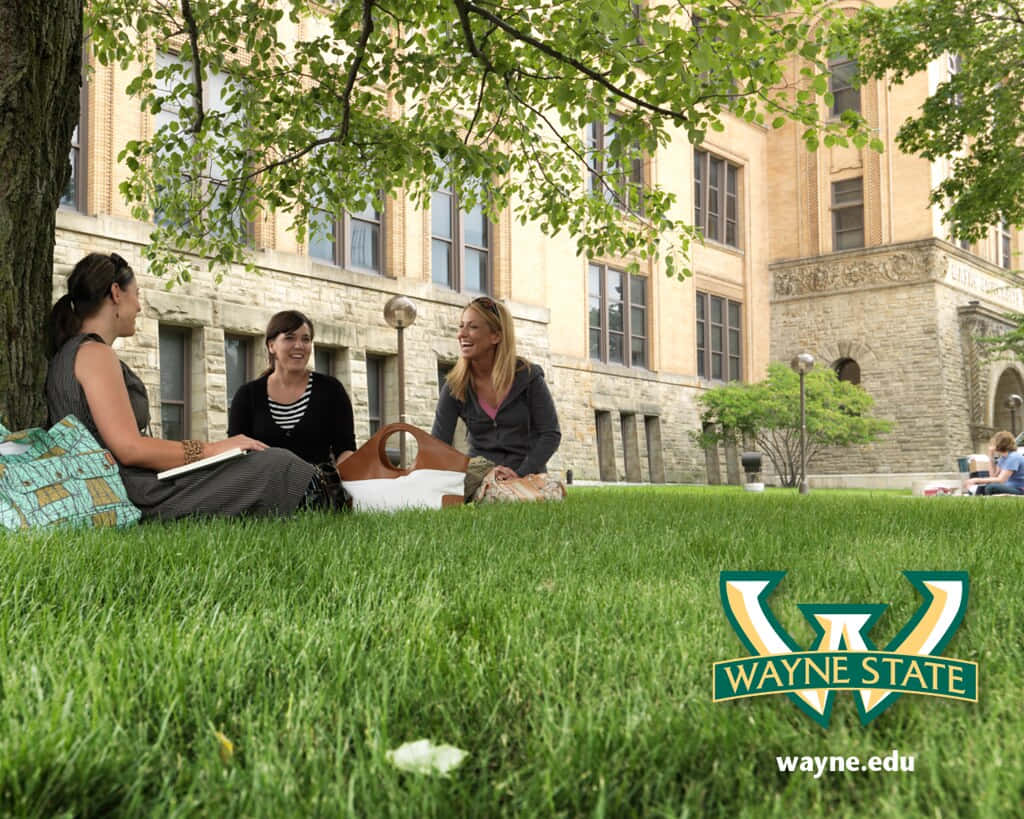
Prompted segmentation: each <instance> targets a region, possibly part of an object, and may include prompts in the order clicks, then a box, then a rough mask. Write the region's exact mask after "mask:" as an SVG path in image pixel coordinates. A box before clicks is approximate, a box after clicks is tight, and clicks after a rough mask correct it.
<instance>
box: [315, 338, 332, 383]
mask: <svg viewBox="0 0 1024 819" xmlns="http://www.w3.org/2000/svg"><path fill="white" fill-rule="evenodd" d="M335 360H336V357H335V354H334V348H333V347H324V346H322V345H320V344H315V345H313V371H314V372H318V373H322V374H323V375H329V376H331V377H334V362H335Z"/></svg>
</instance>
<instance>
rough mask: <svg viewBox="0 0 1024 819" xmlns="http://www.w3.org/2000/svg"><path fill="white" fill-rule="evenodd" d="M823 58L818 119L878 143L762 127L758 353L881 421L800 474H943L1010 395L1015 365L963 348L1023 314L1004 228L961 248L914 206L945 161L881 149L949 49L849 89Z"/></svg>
mask: <svg viewBox="0 0 1024 819" xmlns="http://www.w3.org/2000/svg"><path fill="white" fill-rule="evenodd" d="M851 5H852V4H851ZM835 62H836V64H835V65H834V66H833V80H832V82H833V92H834V94H835V99H836V104H835V105H834V106H833V110H832V112H830V113H832V114H833V115H838V114H839V113H840V112H841V111H842V109H843V108H845V107H854V108H856V109H857V110H859V111H860V112H861V113H862V114H863V115H864V116H865V118H866V119H867V120H868V122H869V123H870V124H871V126H872V127H873V128H874V129H875V130H876V132H877V134H878V136H879V137H880V139H881V140H882V141H883V142H884V144H885V146H886V150H885V152H884V153H881V154H879V153H876V152H872V151H869V150H857V149H856V148H853V147H849V148H841V147H835V148H824V149H822V150H819V151H818V152H816V153H808V152H806V151H805V150H803V147H802V146H801V145H800V144H799V140H798V137H797V133H796V129H795V128H793V127H792V126H787V127H785V128H783V129H780V130H779V131H777V132H774V133H772V134H771V135H769V137H768V153H769V156H770V157H771V160H770V163H769V165H770V171H769V177H768V187H769V188H770V189H771V190H772V191H773V194H774V195H773V203H774V204H775V206H774V207H773V210H772V221H771V226H770V230H769V234H768V237H767V239H768V243H769V248H770V249H769V255H770V257H771V259H772V262H771V264H770V273H771V278H772V282H773V284H772V296H771V351H772V358H773V359H775V360H783V361H788V360H789V359H790V358H791V357H792V356H793V355H794V354H796V353H797V352H802V351H807V352H810V353H812V354H813V355H814V356H815V358H816V360H817V361H818V364H819V366H821V365H824V366H830V367H833V368H834V369H835V370H836V372H837V373H838V374H839V376H840V377H841V378H847V379H849V380H852V381H854V382H855V383H859V384H860V385H861V386H862V387H863V388H864V389H866V390H867V391H868V392H869V393H870V394H871V395H872V396H873V397H874V399H875V402H876V413H877V414H878V415H880V416H882V417H884V418H888V419H890V420H891V421H893V422H894V424H893V429H892V432H891V433H889V434H888V435H886V436H885V437H884V438H883V439H881V440H880V441H879V442H877V443H875V444H873V445H871V446H864V447H856V448H852V449H847V450H841V451H832V452H826V453H824V454H823V455H822V456H820V457H819V458H817V459H816V462H815V464H814V465H813V468H812V473H814V472H818V473H824V474H836V473H847V474H848V473H876V474H877V473H934V472H949V471H954V470H955V469H956V462H955V459H956V456H958V455H965V454H967V453H969V452H976V451H982V452H984V451H985V445H986V442H987V439H988V438H989V436H990V435H991V434H992V432H993V431H994V430H996V429H1000V428H1007V429H1009V428H1010V426H1011V417H1010V412H1009V409H1008V408H1007V405H1006V399H1007V397H1008V396H1009V395H1011V394H1022V395H1024V393H1022V391H1021V390H1022V387H1024V380H1022V375H1024V368H1022V367H1021V364H1020V363H1019V362H1016V361H1012V360H1008V359H1007V358H1003V359H1000V360H989V359H987V358H986V356H985V354H984V351H983V350H982V349H981V348H980V347H979V344H978V342H977V338H978V337H979V336H992V335H998V334H1001V333H1003V332H1005V331H1006V330H1007V329H1009V328H1010V327H1011V324H1010V323H1009V322H1008V321H1007V320H1006V319H1005V318H1004V315H1005V313H1006V312H1008V311H1016V312H1024V309H1022V307H1024V293H1022V290H1021V283H1022V281H1021V279H1020V278H1019V277H1018V276H1017V275H1016V274H1015V273H1013V272H1012V271H1013V268H1016V267H1019V266H1020V262H1019V252H1020V247H1021V245H1020V241H1021V240H1020V233H1019V231H1017V230H1011V229H1010V228H1009V227H1008V226H1005V225H1000V226H996V227H993V228H992V229H991V230H990V232H989V235H988V236H987V237H986V238H985V239H984V240H982V241H980V242H978V243H976V244H973V245H968V244H966V243H961V242H954V241H952V240H951V239H950V237H949V233H948V231H947V229H946V228H945V226H944V225H943V223H942V219H941V213H940V212H939V211H938V210H937V209H936V208H931V207H929V205H928V194H929V191H930V190H931V188H932V187H934V186H935V184H936V183H937V182H938V181H940V180H941V178H942V177H943V175H944V174H947V173H948V172H949V166H948V163H947V162H945V161H943V162H936V163H930V162H928V161H925V160H923V159H919V158H916V157H912V156H908V155H906V154H903V153H901V152H900V151H899V150H898V149H897V148H896V147H895V143H894V138H895V135H896V132H897V130H898V128H899V126H900V125H901V124H902V123H903V122H904V121H905V120H906V119H907V118H908V117H910V116H911V115H913V114H914V113H915V112H916V111H917V110H918V107H919V106H920V103H921V100H923V99H924V97H925V96H926V95H927V94H928V93H929V92H930V91H931V90H934V88H935V87H936V85H937V84H938V83H940V82H942V81H943V80H945V79H947V78H948V77H949V76H950V73H951V72H954V71H956V70H958V66H959V61H958V60H957V59H956V58H952V57H950V58H943V59H942V60H936V61H934V62H933V63H932V64H931V66H930V67H929V70H928V71H927V72H926V73H922V74H920V75H917V76H915V77H913V78H911V79H910V80H909V81H908V82H907V83H906V84H904V85H902V86H896V87H891V88H890V87H887V86H886V85H885V84H884V83H879V82H873V83H870V84H868V85H867V86H865V87H862V88H860V89H855V88H852V87H851V86H850V85H849V83H848V82H844V81H843V79H842V77H843V74H844V70H845V69H846V68H847V67H848V65H849V64H848V63H845V62H844V61H843V60H842V59H839V60H836V61H835ZM795 70H796V66H795V65H794V66H793V71H794V72H795ZM1014 420H1015V421H1016V431H1018V432H1019V431H1020V430H1021V428H1022V425H1021V423H1020V422H1019V419H1016V418H1015V419H1014ZM903 483H906V481H904V482H903ZM896 485H899V481H897V482H896Z"/></svg>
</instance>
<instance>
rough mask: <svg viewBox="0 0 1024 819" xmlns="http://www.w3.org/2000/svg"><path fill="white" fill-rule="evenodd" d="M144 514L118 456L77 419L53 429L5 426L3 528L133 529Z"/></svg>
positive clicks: (0, 458)
mask: <svg viewBox="0 0 1024 819" xmlns="http://www.w3.org/2000/svg"><path fill="white" fill-rule="evenodd" d="M139 515H140V512H139V510H138V509H137V508H135V507H134V506H133V505H132V504H131V502H130V501H129V500H128V495H127V493H126V492H125V489H124V484H123V483H122V482H121V476H120V474H119V473H118V471H117V462H116V461H115V460H114V456H113V455H111V454H110V453H109V452H108V451H107V450H105V449H103V447H101V446H100V445H99V444H98V443H97V442H96V439H95V438H94V437H93V436H92V434H91V433H90V432H89V430H87V429H86V428H85V427H84V426H83V425H82V422H81V421H79V420H78V419H77V418H75V416H73V415H69V416H68V417H67V418H64V419H63V420H61V421H58V422H57V423H56V424H54V425H53V426H52V427H51V428H50V429H48V430H46V429H40V428H39V427H33V428H32V429H25V430H21V431H20V432H8V431H7V429H5V428H4V427H3V426H2V425H0V525H3V526H4V527H5V528H7V529H28V528H30V527H33V526H57V525H64V526H130V525H132V524H133V523H137V522H138V520H139Z"/></svg>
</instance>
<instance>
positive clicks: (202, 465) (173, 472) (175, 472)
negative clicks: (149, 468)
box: [156, 447, 246, 481]
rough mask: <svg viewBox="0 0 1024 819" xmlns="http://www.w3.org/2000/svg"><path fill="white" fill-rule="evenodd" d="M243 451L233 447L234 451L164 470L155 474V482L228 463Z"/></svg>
mask: <svg viewBox="0 0 1024 819" xmlns="http://www.w3.org/2000/svg"><path fill="white" fill-rule="evenodd" d="M245 452H246V451H245V450H244V449H239V448H238V447H235V448H234V449H228V450H225V451H224V452H219V453H218V454H216V455H211V456H210V457H209V458H201V459H200V460H198V461H193V462H192V463H190V464H185V465H184V466H176V467H174V469H165V470H164V471H163V472H157V473H156V477H157V480H161V481H166V480H167V479H168V478H177V477H178V476H179V475H184V474H186V473H187V472H192V471H193V470H196V469H206V467H208V466H213V465H214V464H219V463H220V462H221V461H230V460H231V459H232V458H237V457H239V456H241V455H244V454H245Z"/></svg>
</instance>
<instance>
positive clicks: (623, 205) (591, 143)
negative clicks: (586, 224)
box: [585, 117, 644, 213]
mask: <svg viewBox="0 0 1024 819" xmlns="http://www.w3.org/2000/svg"><path fill="white" fill-rule="evenodd" d="M618 119H619V118H618V117H611V118H610V119H609V120H608V122H591V123H590V124H589V125H587V130H586V134H585V138H586V143H587V154H588V157H589V160H588V161H589V163H590V167H591V170H590V176H589V179H588V182H587V189H588V190H589V191H590V193H591V194H593V195H594V196H603V197H604V198H605V199H606V200H607V201H608V202H610V203H611V204H613V205H615V207H617V208H619V209H620V210H628V211H631V212H633V213H643V189H644V163H643V160H642V159H641V158H640V157H639V156H634V157H631V158H628V159H627V158H625V157H623V158H620V159H619V160H614V159H612V158H611V157H610V156H609V152H610V151H611V150H612V148H613V145H614V143H615V123H616V122H618ZM602 176H603V177H604V180H605V181H604V182H602V179H601V178H602ZM609 185H611V186H614V188H615V189H614V190H613V189H611V188H609Z"/></svg>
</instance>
